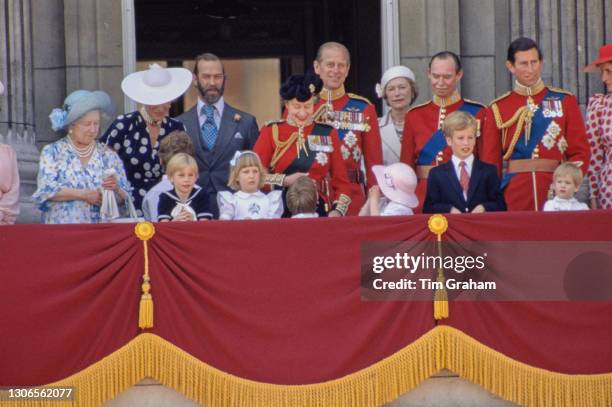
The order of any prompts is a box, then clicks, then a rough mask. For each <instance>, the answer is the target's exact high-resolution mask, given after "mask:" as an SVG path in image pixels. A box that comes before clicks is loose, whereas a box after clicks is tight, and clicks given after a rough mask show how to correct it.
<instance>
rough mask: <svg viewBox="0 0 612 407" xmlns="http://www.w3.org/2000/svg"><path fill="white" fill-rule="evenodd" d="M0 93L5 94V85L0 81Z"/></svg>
mask: <svg viewBox="0 0 612 407" xmlns="http://www.w3.org/2000/svg"><path fill="white" fill-rule="evenodd" d="M0 95H4V85H3V84H2V82H0Z"/></svg>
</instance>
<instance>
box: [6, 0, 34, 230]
mask: <svg viewBox="0 0 612 407" xmlns="http://www.w3.org/2000/svg"><path fill="white" fill-rule="evenodd" d="M0 10H3V14H2V15H0V32H1V33H3V34H4V33H6V34H8V36H7V35H2V36H0V80H2V82H3V83H4V84H5V87H6V93H5V95H3V96H1V97H0V108H1V112H0V142H4V143H7V144H10V145H11V146H12V147H13V148H14V149H15V152H16V153H17V160H18V165H19V176H20V178H21V191H20V192H21V194H20V206H21V214H20V216H19V218H18V222H32V221H35V220H36V219H37V218H38V214H37V211H36V210H35V208H34V205H33V204H32V200H31V195H32V193H33V192H34V189H35V187H36V174H37V170H38V149H37V148H36V146H35V140H36V133H35V124H34V112H35V109H34V99H35V98H34V92H33V73H32V9H31V3H30V2H29V1H26V0H0Z"/></svg>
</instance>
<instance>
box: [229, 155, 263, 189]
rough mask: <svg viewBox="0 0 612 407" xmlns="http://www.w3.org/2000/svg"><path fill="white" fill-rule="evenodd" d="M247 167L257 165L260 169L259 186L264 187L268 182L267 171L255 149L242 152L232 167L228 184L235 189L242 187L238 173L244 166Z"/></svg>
mask: <svg viewBox="0 0 612 407" xmlns="http://www.w3.org/2000/svg"><path fill="white" fill-rule="evenodd" d="M246 167H257V168H258V169H259V186H258V188H259V189H261V188H263V186H264V184H265V183H266V174H267V171H266V169H265V168H264V167H263V165H262V164H261V160H260V159H259V156H258V155H257V153H255V152H253V151H243V152H242V153H241V154H240V157H238V159H237V160H236V165H234V166H233V167H231V170H230V175H229V180H228V182H227V186H228V187H230V188H231V189H233V190H234V191H238V190H239V189H240V184H238V174H240V171H241V170H242V169H243V168H246Z"/></svg>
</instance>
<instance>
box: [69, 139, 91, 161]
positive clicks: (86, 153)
mask: <svg viewBox="0 0 612 407" xmlns="http://www.w3.org/2000/svg"><path fill="white" fill-rule="evenodd" d="M68 145H70V148H71V149H72V151H74V153H75V154H76V155H77V156H78V157H79V158H88V157H90V156H91V153H93V151H94V148H95V147H96V142H95V140H94V141H92V142H91V144H89V145H88V146H87V147H77V146H76V145H74V142H73V141H72V137H70V136H68Z"/></svg>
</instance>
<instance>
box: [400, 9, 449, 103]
mask: <svg viewBox="0 0 612 407" xmlns="http://www.w3.org/2000/svg"><path fill="white" fill-rule="evenodd" d="M399 25H400V55H401V63H402V64H403V65H406V66H408V67H409V68H410V69H412V70H413V71H414V74H415V76H416V79H417V81H416V82H417V86H418V88H419V92H420V95H419V98H418V100H417V101H416V102H415V103H422V102H424V101H426V100H428V99H430V98H431V89H430V86H429V80H428V79H427V68H428V64H429V59H430V58H431V56H432V55H434V54H435V53H437V52H439V51H443V50H449V51H453V52H456V53H459V52H460V30H459V27H460V26H459V1H458V0H400V4H399Z"/></svg>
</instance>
